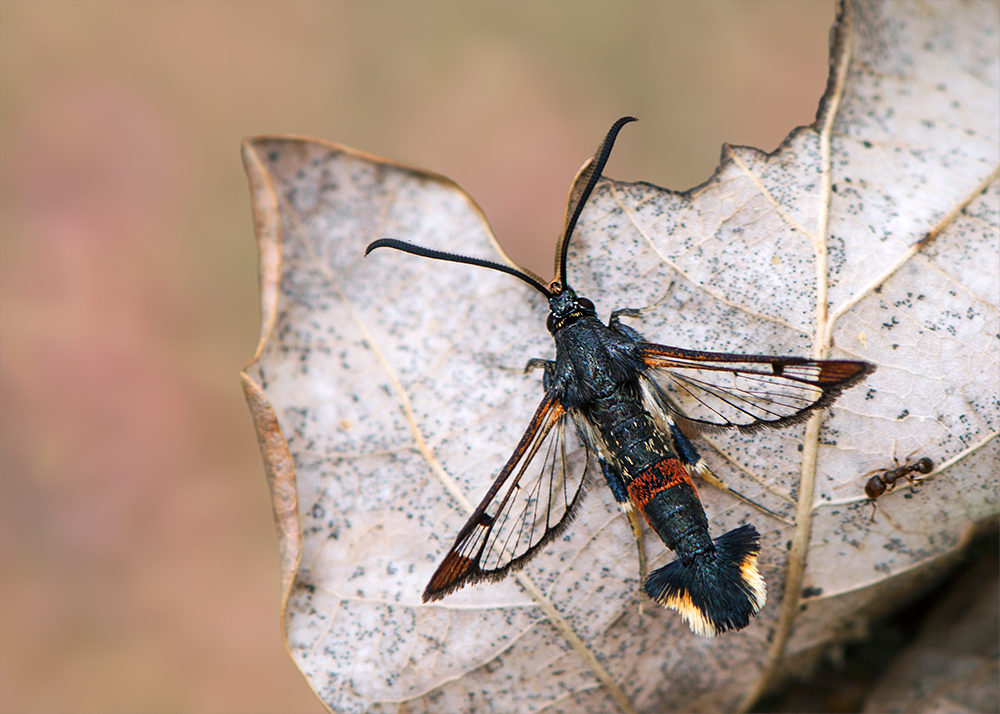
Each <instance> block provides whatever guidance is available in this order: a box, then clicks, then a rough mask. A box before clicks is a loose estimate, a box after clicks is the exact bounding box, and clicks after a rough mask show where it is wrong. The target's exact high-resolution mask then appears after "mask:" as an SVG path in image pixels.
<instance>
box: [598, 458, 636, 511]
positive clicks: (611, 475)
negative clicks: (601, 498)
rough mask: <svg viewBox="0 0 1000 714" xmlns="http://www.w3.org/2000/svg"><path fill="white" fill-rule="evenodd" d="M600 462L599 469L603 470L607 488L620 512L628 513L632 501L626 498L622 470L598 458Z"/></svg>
mask: <svg viewBox="0 0 1000 714" xmlns="http://www.w3.org/2000/svg"><path fill="white" fill-rule="evenodd" d="M600 462H601V471H603V472H604V478H605V479H606V480H607V482H608V488H610V489H611V494H612V495H613V496H614V497H615V500H616V501H617V502H618V509H619V510H620V511H621V512H622V513H628V512H629V511H631V510H632V502H631V501H630V500H629V498H628V489H627V488H626V487H625V480H624V479H623V478H622V472H621V471H620V470H619V468H618V467H617V466H615V465H614V464H611V463H609V462H607V461H605V460H604V459H600Z"/></svg>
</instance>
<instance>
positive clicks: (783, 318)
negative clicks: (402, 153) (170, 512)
mask: <svg viewBox="0 0 1000 714" xmlns="http://www.w3.org/2000/svg"><path fill="white" fill-rule="evenodd" d="M997 38H998V28H997V17H996V12H995V6H994V5H992V4H989V3H980V4H965V5H961V6H957V5H952V4H940V5H939V4H934V3H928V4H922V5H920V6H917V5H913V4H909V3H905V2H902V3H898V4H891V3H874V4H866V3H858V4H857V5H852V6H851V8H850V12H848V13H847V17H846V21H844V22H842V23H841V27H840V31H839V34H838V43H837V48H836V50H835V60H836V61H835V62H834V65H833V75H832V78H831V82H830V86H829V88H828V92H827V96H826V97H825V98H824V102H823V106H822V109H821V113H820V117H819V120H818V121H817V124H816V126H815V127H810V128H805V129H799V130H797V131H796V132H793V134H792V135H790V136H789V138H788V139H787V140H786V142H785V143H784V144H783V145H782V147H781V148H780V149H779V150H778V151H777V152H775V154H773V155H770V156H768V155H765V154H762V153H760V152H758V151H756V150H753V149H747V148H732V149H728V150H727V151H726V152H725V153H724V156H723V161H722V164H721V165H720V167H719V169H718V171H717V172H716V174H715V175H714V176H713V177H712V179H711V180H709V181H708V182H707V183H705V184H704V185H702V186H700V187H699V188H697V189H695V190H693V191H690V192H688V193H685V194H677V193H672V192H669V191H665V190H662V189H659V188H657V187H654V186H651V185H648V184H624V183H618V182H614V181H610V180H608V181H605V182H603V183H602V184H601V185H600V186H599V187H598V190H597V191H596V192H595V195H594V197H593V199H592V201H591V202H590V204H588V207H587V209H586V210H585V211H584V214H583V216H582V218H581V224H580V227H579V233H578V234H577V236H576V237H575V239H574V243H573V245H572V250H571V257H570V267H569V278H570V282H571V284H572V285H573V287H574V288H575V289H576V290H577V292H578V293H580V294H582V295H586V296H588V297H590V298H591V299H593V300H594V301H595V303H596V304H597V305H598V310H599V312H600V314H601V315H604V316H606V315H607V314H608V313H609V312H610V311H611V310H612V309H615V308H621V307H640V308H645V309H646V310H645V313H644V316H643V318H642V319H641V320H636V321H633V323H632V324H634V326H635V327H636V328H637V329H639V330H640V331H642V332H643V333H644V334H645V335H646V336H647V337H648V338H649V339H651V340H654V341H657V342H662V343H665V344H671V345H676V346H679V347H688V348H695V349H707V350H714V351H733V352H766V353H769V354H800V355H810V354H815V355H819V356H831V357H848V358H859V359H866V360H869V361H872V362H875V363H876V364H878V366H879V370H878V371H877V372H876V373H875V374H874V375H873V376H872V377H870V378H869V379H868V381H867V382H865V383H864V384H863V385H861V386H860V387H858V388H855V389H853V390H851V391H850V392H848V393H847V394H845V395H844V396H843V397H842V398H841V399H840V401H838V403H837V404H836V405H835V406H834V408H833V409H831V410H830V411H829V412H828V413H827V414H825V415H823V416H822V417H821V418H820V419H816V420H813V421H812V422H810V424H809V425H806V426H802V427H796V428H792V429H786V430H783V431H777V432H769V433H765V434H756V435H752V436H746V435H713V436H711V437H710V438H707V439H700V440H699V442H698V445H699V448H701V450H702V452H703V454H704V455H705V456H706V458H707V459H708V460H709V462H710V464H711V465H712V467H713V469H714V470H715V471H716V473H717V474H718V475H719V476H720V477H721V478H722V479H723V480H724V481H725V482H726V483H727V484H728V485H729V486H730V488H732V489H734V490H735V491H738V492H739V493H741V494H743V495H744V496H746V497H749V498H751V499H753V500H754V501H755V502H756V503H758V504H760V505H761V506H763V507H764V508H766V509H768V511H770V512H771V514H773V515H769V513H768V512H765V511H764V510H762V509H760V508H757V507H755V506H753V505H749V504H747V503H745V502H744V501H741V500H739V499H737V498H736V497H734V496H733V495H732V494H728V493H725V492H721V491H719V490H716V489H713V488H710V487H703V488H702V489H701V494H702V497H703V500H704V501H705V504H706V510H707V512H708V515H709V519H710V522H711V524H712V531H713V534H714V535H716V536H718V535H721V534H722V533H724V532H726V531H727V530H729V529H730V528H732V527H735V526H736V525H738V524H740V523H745V522H753V523H754V524H756V526H757V527H758V529H759V530H760V531H761V534H762V539H763V553H762V556H761V560H762V571H763V574H764V576H765V578H766V579H767V582H768V586H769V600H768V604H767V606H766V607H765V608H764V609H763V611H762V612H761V613H760V614H759V615H758V617H757V618H755V620H754V621H753V622H752V623H751V625H750V627H748V628H747V629H746V630H744V631H742V632H739V633H730V634H727V635H725V636H723V637H720V638H717V639H715V640H706V639H702V638H699V637H697V636H695V635H693V634H691V633H690V631H689V630H688V629H687V627H686V626H685V625H684V624H683V623H682V622H681V621H680V619H679V618H678V617H677V616H676V615H675V614H674V613H672V612H667V611H663V610H661V609H659V608H658V607H655V606H654V605H653V604H652V603H650V602H648V601H644V596H643V595H642V594H641V588H640V585H639V581H638V564H637V555H636V548H635V545H634V543H633V542H632V537H631V532H630V530H629V527H628V524H627V522H626V521H625V520H624V519H623V518H622V517H621V516H620V515H619V514H618V511H617V509H616V508H615V506H614V502H613V499H612V497H611V495H610V493H608V492H607V489H605V488H603V487H602V486H599V485H598V486H595V487H594V488H593V489H592V492H591V493H590V495H589V496H588V498H587V499H586V501H585V503H584V506H583V508H582V510H581V513H580V515H579V517H578V518H577V519H576V521H575V522H574V523H573V524H572V526H571V527H570V528H569V529H568V531H567V532H566V534H565V536H564V537H562V538H560V539H559V540H558V542H556V543H554V544H553V545H552V546H551V547H550V548H548V549H547V550H546V551H545V552H543V553H542V554H540V555H539V556H538V557H537V558H536V559H535V560H533V561H532V562H531V564H530V565H529V566H528V567H527V568H526V569H525V570H524V571H523V572H522V574H521V576H520V577H519V578H517V579H515V578H514V577H509V578H507V579H506V580H505V581H503V582H501V583H499V584H494V585H480V586H477V587H472V588H466V589H465V590H462V591H460V592H458V593H456V594H454V595H452V596H449V597H448V598H446V599H444V600H443V601H441V602H437V603H434V604H433V605H429V606H425V605H423V604H421V602H420V593H421V592H422V591H423V588H424V586H425V585H426V582H427V580H428V579H429V577H430V575H431V573H432V572H433V570H434V567H435V565H436V563H437V562H438V561H439V560H440V558H441V557H442V555H443V554H444V552H445V551H446V550H447V548H448V547H449V546H450V545H451V543H452V541H453V539H454V537H455V534H456V533H457V532H458V530H459V528H460V527H461V526H462V524H463V522H464V520H465V518H466V517H467V515H468V512H469V509H470V506H469V504H470V503H475V502H477V501H478V500H479V498H480V497H481V496H482V494H483V493H484V492H485V490H486V489H487V487H488V485H489V483H490V481H491V479H492V477H493V476H494V475H495V474H496V473H497V471H498V470H499V468H500V466H501V465H502V464H503V462H504V461H505V460H506V458H507V456H508V455H509V452H510V451H511V449H512V448H513V446H514V444H516V442H517V440H518V438H519V437H520V434H521V431H522V430H523V428H524V426H525V425H526V424H527V421H528V419H529V418H530V416H531V414H532V412H533V410H534V408H535V405H536V404H537V402H538V400H539V398H540V397H541V384H540V375H539V374H538V373H533V374H528V375H525V374H524V373H523V372H522V368H523V365H524V363H525V361H526V360H527V359H528V358H530V357H551V356H552V354H553V347H552V342H551V338H550V337H549V336H548V333H547V332H546V331H545V329H544V321H545V315H546V314H547V308H546V305H545V304H544V300H543V299H542V298H541V296H539V295H538V294H537V293H534V292H533V291H532V290H531V289H530V288H528V287H527V286H524V285H522V284H520V283H519V282H518V281H516V280H514V279H512V278H510V277H509V276H505V275H501V274H497V273H492V272H488V271H483V270H478V269H475V268H471V267H468V266H456V265H448V264H441V263H435V262H431V261H427V260H422V259H418V258H415V257H412V256H405V255H402V254H395V253H391V252H388V251H382V252H379V253H376V254H373V255H372V256H370V257H368V258H366V259H365V258H362V255H363V250H364V247H365V246H366V245H367V244H368V243H369V242H370V241H371V240H374V239H376V238H380V237H385V236H389V237H395V238H402V239H405V240H408V241H412V242H414V243H417V244H420V245H426V246H429V247H433V248H436V249H440V250H446V251H452V252H458V253H464V254H468V255H475V256H480V257H486V258H491V257H493V256H495V255H496V254H497V251H498V248H497V246H496V244H495V241H494V240H493V238H492V236H491V235H490V233H489V229H488V227H487V225H486V223H485V220H484V219H483V217H482V215H481V214H480V212H479V211H478V209H477V208H476V206H475V204H474V203H473V201H472V200H471V199H470V198H468V197H467V196H466V195H465V194H464V193H462V192H461V190H460V189H458V187H456V186H455V185H454V184H452V183H451V182H449V181H448V180H446V179H443V178H442V177H439V176H436V175H432V174H429V173H426V172H421V171H417V170H413V169H410V168H407V167H403V166H399V165H397V164H393V163H392V162H388V161H386V160H383V159H378V158H376V157H372V156H369V155H366V154H362V153H360V152H356V151H353V150H349V149H346V148H344V147H340V146H337V145H334V144H329V143H326V142H322V141H318V140H311V139H298V138H290V137H262V138H258V139H254V140H251V141H248V142H247V144H246V145H245V147H244V158H245V163H246V165H247V170H248V174H249V175H250V179H251V186H252V190H253V195H254V206H255V223H256V226H257V232H258V242H259V245H260V247H261V254H262V256H263V258H262V262H261V277H262V281H261V282H262V313H263V323H264V328H263V331H262V340H261V344H260V349H259V351H258V354H257V355H256V357H255V359H254V361H253V362H252V363H251V364H250V365H248V367H247V368H246V371H245V378H244V385H245V388H246V390H247V393H248V396H249V397H250V398H251V404H252V406H254V409H253V411H254V414H255V420H256V422H257V424H258V433H259V435H260V440H261V444H262V447H263V451H264V456H265V461H266V462H267V463H268V470H269V471H268V472H269V477H270V478H271V479H272V484H273V487H274V493H275V505H276V513H278V515H279V520H278V523H279V533H280V535H281V537H282V542H283V551H282V552H283V554H284V562H283V572H284V575H285V583H286V586H287V588H288V590H287V604H286V611H285V615H284V616H285V623H284V624H285V628H286V637H287V641H288V644H289V648H290V650H291V652H292V655H293V657H294V658H295V660H296V662H297V664H298V665H299V667H300V668H301V669H302V670H303V672H304V673H305V674H306V676H307V677H308V678H309V680H310V682H311V683H312V685H313V687H314V688H315V689H316V691H317V692H318V693H319V695H320V696H321V698H322V699H323V700H324V701H325V702H326V703H327V704H328V706H330V707H331V709H333V710H334V711H338V712H340V711H396V710H399V709H401V708H404V707H403V703H404V702H405V710H406V711H411V712H412V711H456V712H457V711H525V710H541V709H545V710H546V711H594V712H598V711H614V710H615V709H616V708H617V709H620V710H626V711H627V710H629V709H633V710H635V711H662V710H685V711H694V710H703V711H704V710H727V709H730V710H731V709H733V708H734V707H737V706H739V705H740V704H741V702H743V703H744V704H745V703H746V702H749V701H750V700H752V699H753V698H754V697H755V696H757V695H758V694H759V693H760V691H761V689H762V688H763V687H764V685H765V684H766V681H767V680H768V679H769V678H771V677H773V676H774V674H775V673H776V672H777V671H778V666H777V664H778V662H779V659H780V658H781V657H782V656H783V655H792V656H795V655H798V654H800V653H807V652H809V651H812V650H815V649H816V648H819V647H822V646H823V645H824V644H825V643H828V642H830V641H831V640H833V639H836V638H837V637H840V636H842V635H843V633H844V632H845V631H849V630H851V629H853V628H855V627H856V625H857V623H858V622H859V621H863V620H864V618H867V617H869V616H871V615H873V614H877V613H878V612H879V611H880V610H881V609H882V608H884V607H885V604H886V603H888V602H891V601H892V600H893V599H894V596H895V595H896V594H897V593H900V592H903V591H905V590H906V589H908V588H911V587H912V586H913V585H914V584H919V583H920V582H922V581H924V580H926V579H928V578H929V577H931V575H932V574H933V573H934V572H936V571H937V570H938V569H940V567H942V564H943V563H945V562H946V561H947V560H948V558H950V557H952V556H954V554H955V553H957V552H958V550H959V549H960V547H961V544H962V543H963V541H964V539H966V538H967V536H968V533H969V532H970V529H971V527H972V526H973V524H974V523H976V522H978V521H981V520H982V519H984V518H988V517H989V516H991V515H995V514H996V512H997V474H996V468H995V463H996V460H997V455H998V454H997V441H996V439H995V437H996V434H997V431H998V429H1000V414H998V411H1000V406H998V400H997V394H998V392H1000V384H998V342H997V333H998V307H997V306H998V302H1000V297H998V291H1000V287H998V277H1000V271H998V260H1000V258H998V249H997V236H998V233H997V230H998V229H997V223H998V213H1000V209H998V205H997V204H998V197H1000V189H998V181H997V166H998V162H1000V151H998V141H1000V137H998V133H1000V130H998V110H997V106H998V105H1000V97H998V85H1000V77H998V65H997V59H996V58H997V56H998V52H1000V49H998V47H997ZM627 131H628V130H627V129H626V133H625V134H624V135H623V137H622V139H621V140H622V141H627V140H628V138H627V136H628V135H627ZM595 139H596V137H595ZM595 143H596V141H595ZM581 158H583V157H581ZM526 161H528V162H529V163H530V157H527V158H526ZM526 170H530V166H529V167H528V168H527V169H526ZM272 414H273V418H272V416H271V415H272ZM275 426H277V428H278V430H277V431H276V430H275ZM912 451H918V452H919V455H927V456H930V457H931V458H933V459H934V461H935V463H936V464H938V465H939V468H938V469H936V471H935V473H934V474H932V478H931V479H929V481H928V483H926V484H924V485H923V486H922V487H921V488H920V490H919V491H917V492H916V494H912V495H911V494H909V493H908V491H909V489H908V488H898V489H897V490H896V491H894V492H893V493H891V494H888V495H886V496H884V497H883V498H882V499H881V501H880V510H879V513H878V515H877V516H876V520H875V522H874V523H872V522H871V521H870V519H869V514H870V510H871V509H870V506H869V505H868V503H867V502H866V500H865V498H864V494H863V490H862V489H863V485H864V481H865V476H864V474H865V473H866V472H868V471H870V470H872V469H875V468H887V467H890V466H892V464H893V462H892V458H893V454H894V453H895V454H896V455H898V456H899V457H900V458H903V457H905V456H907V455H908V454H909V453H910V452H912ZM296 499H297V513H298V522H296V519H295V518H294V514H295V513H296V510H295V502H296ZM645 546H646V550H647V553H648V554H649V555H650V556H651V563H650V567H659V566H660V565H662V564H664V563H665V562H667V561H668V560H669V559H670V558H671V557H672V555H671V554H667V553H666V552H665V551H664V548H663V546H662V544H660V543H659V542H658V541H657V540H656V539H655V538H652V537H649V536H648V535H647V538H646V541H645ZM786 588H787V590H786ZM786 593H787V594H786ZM800 597H801V598H802V601H801V602H800V601H799V600H800ZM640 604H641V605H642V607H641V609H640Z"/></svg>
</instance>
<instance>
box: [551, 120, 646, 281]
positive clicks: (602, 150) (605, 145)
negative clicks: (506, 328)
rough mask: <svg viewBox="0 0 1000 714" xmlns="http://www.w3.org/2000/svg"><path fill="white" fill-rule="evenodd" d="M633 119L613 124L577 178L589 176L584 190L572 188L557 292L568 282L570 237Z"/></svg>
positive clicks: (561, 238) (560, 259)
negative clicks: (590, 160) (570, 213)
mask: <svg viewBox="0 0 1000 714" xmlns="http://www.w3.org/2000/svg"><path fill="white" fill-rule="evenodd" d="M633 121H638V119H636V118H635V117H622V118H621V119H619V120H618V121H616V122H615V123H614V124H613V125H612V126H611V129H609V130H608V135H607V136H606V137H604V141H603V142H601V145H600V146H598V147H597V152H596V153H595V154H594V159H593V161H592V162H591V163H590V164H589V165H588V166H587V168H586V169H584V170H583V172H582V173H581V175H580V176H579V177H578V178H577V182H579V181H580V180H581V179H583V178H587V184H586V186H584V189H583V191H581V192H580V193H579V194H578V195H574V194H575V193H576V185H574V186H573V188H572V189H570V203H571V204H572V206H573V214H572V215H571V216H570V217H569V219H568V220H567V221H566V225H565V226H563V232H562V236H560V238H559V246H558V247H557V248H556V250H558V251H559V260H558V262H557V263H556V277H555V280H554V281H553V283H558V286H555V285H553V289H554V290H555V292H556V293H559V292H562V289H563V287H564V286H565V285H566V284H567V282H568V281H567V280H566V255H567V253H568V252H569V239H570V236H572V235H573V230H574V229H575V228H576V222H577V221H578V220H579V219H580V214H581V213H583V207H584V206H585V205H587V200H588V199H589V198H590V194H591V193H593V192H594V187H595V186H596V185H597V182H598V181H600V179H601V173H602V172H603V171H604V166H605V165H606V164H607V163H608V158H609V157H610V156H611V149H613V148H614V146H615V140H616V139H617V138H618V132H620V131H621V130H622V127H623V126H625V125H626V124H628V123H629V122H633Z"/></svg>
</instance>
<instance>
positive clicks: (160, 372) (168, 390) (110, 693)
mask: <svg viewBox="0 0 1000 714" xmlns="http://www.w3.org/2000/svg"><path fill="white" fill-rule="evenodd" d="M833 17H834V6H833V2H832V0H830V1H825V2H819V1H815V2H808V3H807V2H801V1H800V0H791V1H788V0H785V1H781V2H748V1H746V0H735V1H733V2H724V1H722V0H716V1H713V2H681V1H675V2H671V3H659V4H653V3H642V4H639V3H635V4H632V3H614V4H612V3H590V2H587V3H562V2H558V3H556V2H536V3H532V4H527V3H523V4H522V3H507V4H494V3H479V4H454V3H398V2H380V3H377V4H360V3H357V4H324V3H305V2H303V3H271V2H253V3H246V2H229V3H206V4H200V3H165V2H146V3H141V4H139V3H131V4H129V3H117V2H115V3H105V2H46V3H28V2H9V1H5V2H2V3H0V186H2V189H0V190H2V197H3V200H2V203H0V207H2V210H0V238H2V240H0V419H2V423H0V488H2V492H0V710H2V711H3V712H35V711H39V712H41V711H51V712H70V711H73V712H77V711H79V712H85V711H88V712H89V711H122V712H126V711H127V712H164V711H178V712H203V711H204V712H209V711H211V712H229V711H234V712H235V711H239V712H279V711H280V712H292V711H299V712H320V711H323V709H322V707H321V706H320V704H319V703H318V702H317V701H316V700H315V699H314V697H313V695H312V694H311V692H310V690H309V689H308V687H307V686H306V684H305V682H304V680H302V678H301V677H300V675H299V674H298V672H297V671H296V669H295V667H294V666H293V664H292V663H291V661H290V659H289V658H288V657H287V655H286V654H285V652H284V649H283V646H282V642H281V635H280V628H279V621H278V559H277V548H276V544H275V539H274V531H273V527H272V525H271V512H270V505H269V501H268V493H267V490H266V487H265V481H264V475H263V469H262V467H261V463H260V458H259V454H258V452H257V445H256V441H255V438H254V435H253V431H252V426H251V422H250V418H249V416H248V415H247V412H246V409H245V406H244V404H243V400H242V394H241V392H240V389H239V386H238V380H237V372H238V370H239V367H240V366H241V365H242V363H244V362H245V361H247V360H248V359H249V358H250V357H251V355H252V353H253V350H254V347H255V345H256V341H257V337H258V326H257V283H256V267H255V261H256V255H255V248H254V239H253V234H252V226H251V220H250V209H249V203H248V193H247V187H246V181H245V179H244V176H243V172H242V167H241V165H240V160H239V141H240V139H241V138H242V137H244V136H248V135H253V134H261V133H295V134H309V135H314V136H318V137H323V138H326V139H331V140H333V141H338V142H341V143H344V144H348V145H350V146H354V147H357V148H361V149H365V150H368V151H370V152H372V153H375V154H380V155H383V156H387V157H391V158H394V159H398V160H401V161H405V162H409V163H412V164H416V165H420V166H423V167H426V168H430V169H433V170H435V171H438V172H440V173H443V174H445V175H447V176H449V177H451V178H453V179H455V180H456V181H457V182H458V183H459V184H460V185H461V186H463V187H464V188H465V189H466V190H467V191H468V192H469V193H470V194H471V195H472V196H474V197H475V198H476V200H477V201H478V202H479V203H480V205H482V206H483V208H484V210H485V211H486V213H487V215H488V216H489V218H490V220H491V222H492V225H493V227H494V229H495V231H496V233H497V235H498V237H499V239H500V241H501V242H502V243H503V244H504V245H505V246H507V247H508V249H509V252H510V254H511V256H512V257H513V258H514V259H515V260H518V261H519V262H522V263H523V264H525V265H526V266H527V267H530V268H532V269H534V270H536V271H538V272H540V273H542V274H543V275H550V274H551V250H552V244H553V242H554V239H555V236H556V234H557V233H558V230H559V222H560V220H561V215H562V209H563V202H564V200H565V196H566V191H567V189H568V186H569V181H570V179H571V178H572V176H573V174H574V172H575V171H576V169H577V168H578V167H579V165H580V164H581V163H582V162H583V160H584V159H586V158H587V156H588V154H589V153H590V152H592V151H593V149H594V148H595V147H596V145H597V143H598V141H599V140H600V138H601V137H602V136H603V134H604V132H605V131H606V130H607V128H608V126H610V124H611V122H612V121H613V120H614V119H616V118H617V117H619V116H621V115H623V114H634V115H636V116H638V117H639V118H640V119H641V121H640V123H639V124H636V125H633V126H630V127H628V129H626V131H625V132H624V134H623V135H622V138H621V140H620V141H619V143H618V147H617V148H616V154H615V156H614V157H613V158H612V161H611V164H610V166H609V169H608V171H607V173H608V174H609V175H611V176H614V177H615V178H620V179H626V180H647V181H651V182H653V183H657V184H659V185H662V186H666V187H669V188H674V189H686V188H690V187H692V186H694V185H696V184H699V183H701V182H702V181H704V180H705V179H707V178H708V177H709V175H710V174H711V172H712V171H713V169H714V168H715V166H716V164H717V162H718V157H719V151H720V146H721V144H722V143H723V142H729V143H734V144H746V145H751V146H756V147H759V148H761V149H764V150H767V151H772V150H774V149H775V148H776V147H777V146H778V144H779V143H780V142H781V140H782V139H783V138H784V137H785V135H786V134H787V133H788V132H789V131H790V130H791V129H792V128H793V127H795V126H797V125H802V124H809V123H811V122H812V121H813V118H814V114H815V111H816V107H817V103H818V100H819V97H820V95H821V94H822V92H823V89H824V85H825V81H826V72H827V42H828V40H827V38H828V30H829V27H830V25H831V23H832V21H833ZM402 237H404V238H405V236H402Z"/></svg>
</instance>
